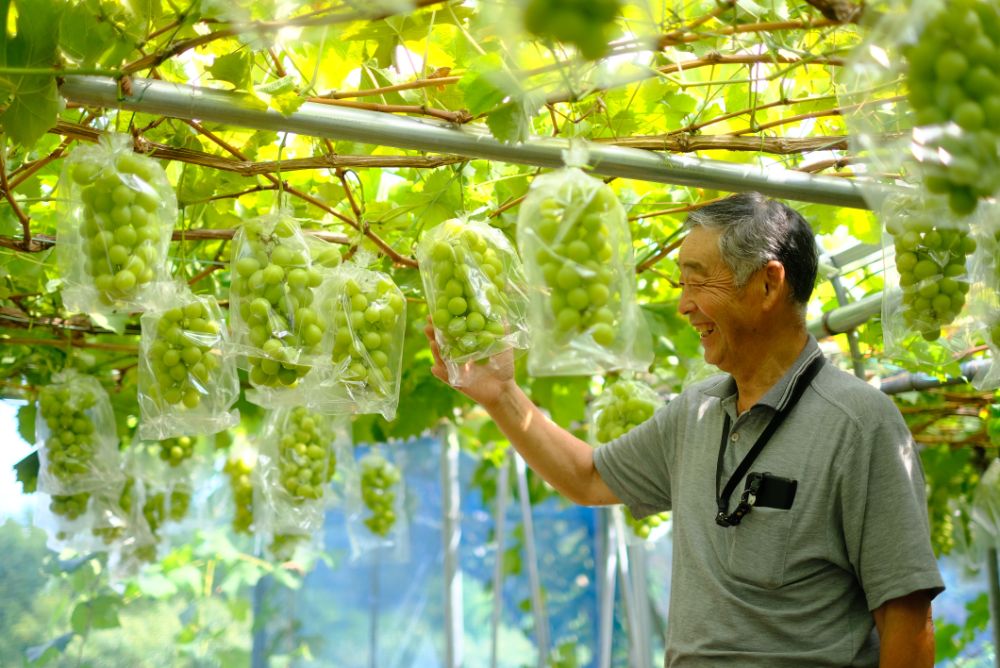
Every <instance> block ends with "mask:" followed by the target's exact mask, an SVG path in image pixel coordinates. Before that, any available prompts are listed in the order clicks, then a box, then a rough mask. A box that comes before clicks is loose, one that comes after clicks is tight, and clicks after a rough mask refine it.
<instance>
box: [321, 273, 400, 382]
mask: <svg viewBox="0 0 1000 668" xmlns="http://www.w3.org/2000/svg"><path fill="white" fill-rule="evenodd" d="M339 286H340V288H341V289H338V290H335V294H334V297H333V299H332V300H331V303H330V304H329V310H330V311H331V312H332V313H333V324H334V333H333V357H332V359H333V363H334V365H335V366H337V367H338V368H341V369H342V370H343V378H344V380H346V381H348V382H350V383H364V384H365V386H366V387H367V388H368V389H370V390H372V391H373V392H374V393H375V394H377V395H379V396H388V395H390V394H391V393H392V392H393V390H394V388H395V386H396V375H397V373H398V367H397V365H398V359H399V356H398V350H399V346H400V341H398V336H399V332H398V330H399V324H400V320H401V319H402V318H403V317H404V313H405V304H406V302H405V300H404V298H403V293H402V292H400V290H399V288H398V287H396V285H395V283H393V282H392V281H391V280H389V278H388V277H387V276H384V275H375V274H373V273H365V274H361V273H359V274H357V275H356V276H353V277H344V279H343V280H342V282H340V283H339Z"/></svg>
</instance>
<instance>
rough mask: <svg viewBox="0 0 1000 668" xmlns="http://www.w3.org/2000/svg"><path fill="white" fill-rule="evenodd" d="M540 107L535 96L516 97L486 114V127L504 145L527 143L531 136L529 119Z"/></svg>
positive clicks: (540, 104) (539, 102)
mask: <svg viewBox="0 0 1000 668" xmlns="http://www.w3.org/2000/svg"><path fill="white" fill-rule="evenodd" d="M541 106H542V103H541V101H540V100H539V98H538V97H536V96H533V95H526V96H524V97H518V98H517V99H515V100H513V101H512V102H508V103H507V104H505V105H503V106H501V107H500V108H499V109H496V110H495V111H492V112H490V113H489V114H487V116H486V125H487V126H488V127H489V129H490V132H491V133H492V134H493V136H494V137H496V138H497V140H499V141H502V142H504V143H506V144H514V143H518V142H523V141H527V140H528V138H529V137H530V136H531V119H532V118H533V117H534V116H535V114H537V113H538V110H539V109H541Z"/></svg>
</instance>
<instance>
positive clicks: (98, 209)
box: [60, 135, 176, 305]
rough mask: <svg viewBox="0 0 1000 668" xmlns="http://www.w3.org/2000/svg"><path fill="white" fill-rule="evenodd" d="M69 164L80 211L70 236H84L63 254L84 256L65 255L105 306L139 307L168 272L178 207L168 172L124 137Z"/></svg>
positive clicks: (85, 151)
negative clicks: (144, 295) (145, 293)
mask: <svg viewBox="0 0 1000 668" xmlns="http://www.w3.org/2000/svg"><path fill="white" fill-rule="evenodd" d="M67 163H68V164H67V173H68V175H69V178H70V179H71V181H72V184H71V186H70V188H71V189H72V190H75V191H76V199H77V200H78V201H79V207H80V208H79V227H78V229H77V230H74V231H73V233H71V234H70V235H68V236H70V237H71V238H73V234H79V244H80V246H79V247H78V248H76V249H73V248H64V249H62V251H61V252H63V253H69V254H74V253H79V254H80V255H81V256H82V257H78V258H72V257H70V256H69V255H62V256H61V257H62V258H67V259H68V260H69V261H70V262H71V263H72V266H74V267H75V266H82V270H83V273H82V275H80V276H79V278H80V279H81V280H83V281H87V282H89V283H90V284H91V285H93V287H94V288H95V289H96V291H97V296H98V299H99V300H100V301H101V302H102V303H103V304H105V305H116V304H120V303H121V302H126V303H127V302H133V303H134V302H136V300H137V297H138V295H139V291H140V289H141V288H142V287H143V286H145V285H147V284H150V283H151V282H153V281H155V280H156V279H158V278H159V277H160V274H161V273H162V272H163V271H164V268H165V262H166V251H167V245H168V244H169V240H170V230H171V228H172V226H173V222H174V221H173V218H174V211H175V208H176V204H175V202H174V199H173V192H172V190H171V188H170V185H169V182H168V181H167V178H166V175H165V173H164V171H163V168H162V167H160V165H159V164H157V163H156V162H155V161H154V160H153V159H152V158H148V157H146V156H143V155H137V154H135V153H133V152H132V150H131V138H130V137H128V136H122V135H113V136H109V137H108V138H107V139H105V140H102V142H101V143H100V144H99V146H97V147H84V148H82V149H79V150H77V151H74V152H73V153H72V154H71V155H70V157H69V159H68V160H67ZM65 231H66V228H65V227H61V228H60V235H62V234H63V232H65ZM80 263H82V265H81V264H80ZM67 266H69V265H67ZM71 301H73V299H72V298H71Z"/></svg>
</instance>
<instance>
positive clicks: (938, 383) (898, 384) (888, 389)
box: [879, 359, 993, 394]
mask: <svg viewBox="0 0 1000 668" xmlns="http://www.w3.org/2000/svg"><path fill="white" fill-rule="evenodd" d="M992 364H993V361H992V360H988V359H984V360H969V361H968V362H962V363H961V364H960V365H959V367H960V368H961V370H962V375H961V376H955V377H952V378H935V377H934V376H930V375H928V374H925V373H901V374H899V375H897V376H890V377H889V378H883V379H882V380H881V381H879V389H880V390H882V391H883V392H884V393H886V394H899V393H901V392H909V391H911V390H927V389H930V388H932V387H944V386H946V385H962V384H963V383H968V382H970V381H971V380H972V379H973V378H975V376H976V374H977V373H979V372H981V371H986V370H987V369H989V367H990V366H991V365H992Z"/></svg>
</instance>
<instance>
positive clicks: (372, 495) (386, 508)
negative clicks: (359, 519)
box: [361, 455, 399, 538]
mask: <svg viewBox="0 0 1000 668" xmlns="http://www.w3.org/2000/svg"><path fill="white" fill-rule="evenodd" d="M398 482H399V470H398V469H397V468H396V467H395V466H393V465H392V464H391V463H390V462H389V461H387V460H386V459H384V458H383V457H380V456H377V455H370V456H368V457H366V458H365V459H364V460H363V461H362V462H361V500H362V501H363V502H364V504H365V506H366V507H367V508H368V510H369V511H371V515H369V516H368V517H366V518H365V520H364V522H365V526H366V527H368V529H369V530H370V531H371V532H372V533H373V534H375V535H376V536H382V537H383V538H384V537H385V536H388V535H389V532H390V531H392V527H393V526H395V524H396V510H395V505H396V491H395V486H396V484H397V483H398Z"/></svg>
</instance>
